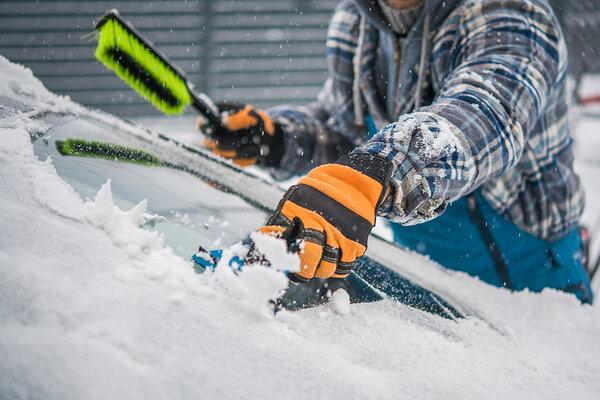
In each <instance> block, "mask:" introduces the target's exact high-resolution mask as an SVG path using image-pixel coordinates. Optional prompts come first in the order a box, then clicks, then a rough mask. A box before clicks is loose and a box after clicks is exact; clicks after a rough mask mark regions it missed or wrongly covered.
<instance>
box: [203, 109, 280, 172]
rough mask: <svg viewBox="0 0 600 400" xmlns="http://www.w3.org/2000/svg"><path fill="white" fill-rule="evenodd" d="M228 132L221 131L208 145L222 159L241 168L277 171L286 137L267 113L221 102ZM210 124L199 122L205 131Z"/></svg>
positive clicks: (216, 132) (206, 143)
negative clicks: (263, 168)
mask: <svg viewBox="0 0 600 400" xmlns="http://www.w3.org/2000/svg"><path fill="white" fill-rule="evenodd" d="M217 107H218V108H219V111H220V112H221V117H222V119H223V123H224V125H225V129H217V130H216V131H215V132H214V133H212V134H211V135H210V137H209V138H207V139H205V141H204V145H205V146H206V147H208V148H209V149H210V150H211V151H212V152H213V153H215V154H217V155H220V156H221V157H225V158H230V159H233V161H234V162H235V163H237V164H239V165H241V166H246V165H251V164H256V163H258V164H261V165H264V166H267V167H277V166H278V165H279V161H280V160H281V155H282V153H283V133H282V132H281V129H280V128H279V127H278V126H277V125H276V124H275V123H274V122H273V121H271V119H270V118H269V116H268V115H267V113H266V112H264V111H262V110H257V109H255V108H254V107H252V106H251V105H249V104H235V103H227V102H221V103H218V104H217ZM205 123H206V120H204V119H203V118H202V117H198V118H196V127H197V128H198V129H200V130H202V127H203V126H204V124H205Z"/></svg>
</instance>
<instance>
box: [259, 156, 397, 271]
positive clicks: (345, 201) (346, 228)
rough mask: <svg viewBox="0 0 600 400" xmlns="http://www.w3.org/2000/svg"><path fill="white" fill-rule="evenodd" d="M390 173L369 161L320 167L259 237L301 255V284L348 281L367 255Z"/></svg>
mask: <svg viewBox="0 0 600 400" xmlns="http://www.w3.org/2000/svg"><path fill="white" fill-rule="evenodd" d="M391 171H392V164H391V163H390V162H389V161H387V160H386V159H385V158H383V157H379V156H371V155H350V156H346V157H342V158H341V159H340V160H338V161H337V162H336V163H335V164H325V165H321V166H319V167H316V168H315V169H313V170H312V171H310V172H309V173H308V175H307V176H306V177H304V178H302V179H300V181H299V182H298V184H297V185H294V186H292V187H291V188H290V189H289V190H288V191H287V192H286V194H285V195H284V196H283V198H282V199H281V201H280V202H279V205H278V206H277V210H276V211H275V213H274V214H273V215H272V216H271V218H270V219H269V221H268V222H267V226H263V227H262V228H260V231H261V232H263V233H267V234H271V235H275V236H280V237H284V238H286V239H287V240H288V249H289V250H290V251H299V255H300V271H299V272H297V273H296V274H295V277H296V278H300V279H299V280H308V279H311V278H314V277H317V278H329V277H335V278H345V277H346V276H347V275H348V274H349V273H350V270H351V269H352V267H353V266H354V262H355V261H356V259H357V258H358V257H360V256H362V255H363V254H364V253H365V251H366V249H367V238H368V237H369V233H370V232H371V230H372V229H373V226H374V224H375V216H376V211H377V208H378V207H379V205H380V204H381V203H382V201H383V199H384V195H386V193H387V189H388V185H389V180H390V176H391ZM290 238H291V239H292V240H291V241H290ZM294 239H295V240H296V244H295V246H294V243H291V242H293V241H294ZM294 247H296V248H294Z"/></svg>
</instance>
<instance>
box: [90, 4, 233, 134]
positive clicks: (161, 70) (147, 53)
mask: <svg viewBox="0 0 600 400" xmlns="http://www.w3.org/2000/svg"><path fill="white" fill-rule="evenodd" d="M94 29H95V31H96V36H97V39H98V46H97V47H96V53H95V56H96V59H98V60H99V61H100V62H102V63H103V64H104V65H105V66H106V67H107V68H108V69H110V70H112V71H114V72H115V74H117V76H118V77H119V78H121V79H122V80H123V81H124V82H125V83H127V84H128V85H129V86H130V87H131V88H132V89H133V90H135V91H136V92H138V94H139V95H140V96H142V97H143V98H145V99H146V100H148V101H150V103H152V104H153V105H154V106H155V107H156V108H158V109H159V110H160V111H161V112H163V113H165V114H167V115H174V114H181V113H182V112H183V110H184V109H185V107H186V106H188V105H191V106H192V107H194V108H195V109H196V111H198V113H200V114H201V115H202V116H204V117H205V118H206V119H207V120H208V123H209V124H208V125H209V127H208V128H209V131H207V133H208V134H210V133H212V132H211V131H210V130H214V129H217V128H220V127H222V125H223V123H222V122H221V118H220V114H219V110H218V109H217V107H216V106H215V104H214V102H213V101H212V100H211V99H210V98H209V97H208V96H207V95H205V94H204V93H196V92H195V91H194V86H193V85H192V84H191V83H190V81H189V80H188V79H187V78H186V77H185V75H184V73H183V72H182V71H181V70H180V69H179V68H178V67H177V66H176V65H174V64H173V63H172V62H171V61H170V60H169V59H168V58H167V56H165V55H164V54H163V53H161V52H160V51H159V50H158V49H157V48H156V47H155V46H154V44H153V43H152V42H150V41H149V40H148V39H146V38H145V37H144V36H142V34H141V33H140V32H139V31H138V30H137V29H136V28H134V26H133V25H132V24H131V23H130V22H129V21H127V20H126V19H124V18H123V17H121V15H120V14H119V11H118V10H116V9H112V10H109V11H107V12H106V13H105V14H104V15H103V16H102V17H101V18H100V20H99V21H98V22H97V23H96V25H95V27H94Z"/></svg>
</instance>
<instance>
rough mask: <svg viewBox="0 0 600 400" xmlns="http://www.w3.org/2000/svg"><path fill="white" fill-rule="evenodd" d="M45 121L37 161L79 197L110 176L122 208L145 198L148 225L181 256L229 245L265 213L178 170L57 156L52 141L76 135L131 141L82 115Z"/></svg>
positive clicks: (36, 143)
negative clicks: (43, 162) (50, 166)
mask: <svg viewBox="0 0 600 400" xmlns="http://www.w3.org/2000/svg"><path fill="white" fill-rule="evenodd" d="M45 122H46V123H47V124H48V125H50V126H52V128H51V129H50V130H48V131H47V132H46V133H45V134H44V135H43V136H41V137H38V138H36V139H35V141H34V152H35V154H36V155H37V156H38V157H39V158H40V159H41V160H44V159H46V158H47V157H51V158H52V162H53V163H54V166H55V167H56V171H57V172H58V174H59V175H60V176H61V177H62V178H63V179H64V180H65V181H66V182H67V183H69V184H70V185H71V186H72V187H73V188H74V189H75V190H76V191H77V193H78V194H79V195H80V196H81V197H82V198H83V199H86V198H90V199H93V198H94V196H95V194H96V192H97V191H98V188H99V187H100V186H101V185H102V184H104V183H105V182H106V181H107V180H109V179H110V181H111V186H112V194H113V201H114V203H115V205H117V206H119V207H120V208H121V209H124V210H126V209H130V208H131V207H133V206H135V205H136V204H138V203H139V202H140V201H143V200H144V199H147V200H148V212H149V213H150V214H156V215H157V216H158V217H157V218H153V219H152V220H151V222H150V223H149V224H147V225H148V226H147V227H148V228H151V229H154V230H157V231H158V232H160V233H161V234H162V235H163V237H164V240H165V243H166V244H167V245H168V246H170V247H171V248H172V249H173V250H174V251H175V252H176V253H177V254H179V255H181V256H182V257H184V258H189V257H190V255H191V254H193V253H194V252H195V251H196V250H197V248H198V246H199V245H202V246H203V247H206V248H215V247H224V246H228V245H231V244H233V243H235V242H236V241H238V240H240V239H242V238H244V236H245V235H247V234H248V232H252V231H253V230H255V229H256V228H257V227H258V226H260V225H261V224H262V223H264V221H265V219H266V217H267V216H266V214H265V213H264V212H262V211H260V210H257V209H256V208H254V207H252V206H250V205H249V204H247V203H246V202H244V201H243V200H241V199H240V198H238V197H236V196H234V195H231V194H228V193H224V192H222V191H220V190H218V189H216V188H214V187H211V186H210V185H209V184H208V183H206V182H204V181H202V180H201V179H199V178H197V177H196V176H193V175H191V174H190V173H187V172H184V171H181V170H176V169H172V168H168V167H160V166H159V167H157V166H147V165H140V164H134V163H129V162H124V161H114V160H106V159H102V158H92V157H78V156H65V155H62V154H61V153H59V152H58V150H57V148H56V141H57V140H64V139H67V138H78V139H85V140H93V141H99V142H106V143H114V144H120V145H124V146H132V142H131V140H132V139H131V138H130V137H128V135H126V134H124V133H123V132H119V131H118V130H116V129H115V128H114V127H113V126H108V125H105V124H103V123H102V122H99V121H96V120H92V119H89V118H86V117H72V116H60V115H49V116H47V117H45Z"/></svg>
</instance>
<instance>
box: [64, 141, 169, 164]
mask: <svg viewBox="0 0 600 400" xmlns="http://www.w3.org/2000/svg"><path fill="white" fill-rule="evenodd" d="M56 148H57V150H58V151H59V152H60V154H62V155H65V156H79V157H97V158H105V159H107V160H114V161H126V162H131V163H135V164H142V165H151V166H161V165H162V162H161V161H160V159H159V158H158V157H156V156H155V155H153V154H151V153H148V152H146V151H143V150H138V149H133V148H130V147H125V146H120V145H118V144H112V143H102V142H95V141H89V140H83V139H74V138H69V139H65V140H57V141H56Z"/></svg>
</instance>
